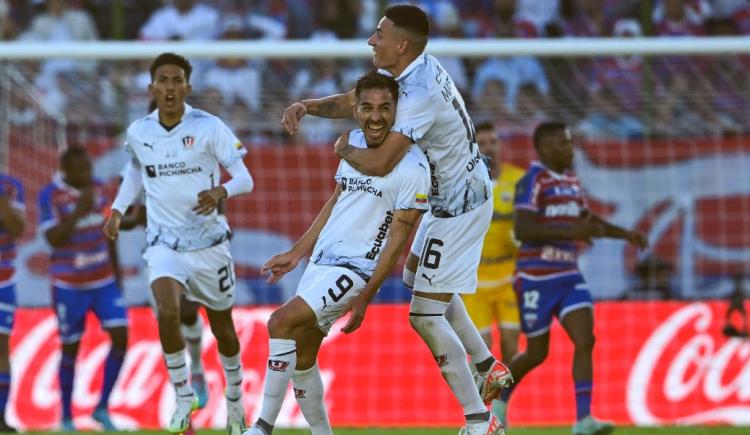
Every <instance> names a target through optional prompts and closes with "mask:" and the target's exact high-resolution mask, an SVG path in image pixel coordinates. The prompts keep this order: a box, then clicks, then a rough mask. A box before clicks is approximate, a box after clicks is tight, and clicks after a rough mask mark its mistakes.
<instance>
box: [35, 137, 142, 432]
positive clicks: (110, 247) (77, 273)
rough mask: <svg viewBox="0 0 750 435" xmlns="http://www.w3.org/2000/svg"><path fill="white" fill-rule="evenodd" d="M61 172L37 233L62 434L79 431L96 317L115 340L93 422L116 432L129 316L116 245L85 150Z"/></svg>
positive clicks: (48, 190)
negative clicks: (49, 303)
mask: <svg viewBox="0 0 750 435" xmlns="http://www.w3.org/2000/svg"><path fill="white" fill-rule="evenodd" d="M60 169H61V171H60V172H59V173H57V174H55V175H54V177H53V179H52V183H50V184H49V185H47V186H46V187H45V188H44V189H43V190H42V191H41V192H40V193H39V213H40V225H39V229H40V231H41V232H42V234H43V235H44V238H45V239H46V240H47V242H48V243H49V244H50V245H51V246H52V253H51V258H50V275H51V276H52V296H53V301H54V309H55V313H56V314H57V320H58V322H59V324H60V341H62V356H61V358H60V372H59V379H60V393H61V398H62V429H63V430H65V431H75V426H74V424H73V414H72V400H73V384H74V378H75V363H76V356H77V355H78V348H79V345H80V343H81V336H82V335H83V331H84V328H85V326H86V315H87V314H88V312H89V311H92V312H93V313H94V314H95V315H96V316H97V318H98V319H99V322H100V323H101V325H102V327H103V328H104V329H105V330H106V331H107V333H108V334H109V336H110V339H111V340H112V347H111V349H110V351H109V355H107V359H106V361H105V363H104V381H103V382H102V394H101V398H100V399H99V404H98V405H97V406H96V409H95V410H94V413H93V417H94V420H96V421H98V422H99V423H101V424H102V426H104V429H105V430H107V431H113V430H116V429H115V427H114V425H113V424H112V421H111V419H110V416H109V412H108V410H107V403H108V401H109V396H110V394H111V393H112V389H113V388H114V386H115V382H116V381H117V376H118V375H119V373H120V368H121V367H122V363H123V361H124V360H125V351H126V349H127V344H128V328H127V325H128V316H127V312H126V308H125V300H124V299H123V298H122V293H121V289H120V286H119V283H120V279H119V273H120V272H119V265H118V263H117V252H116V249H115V246H114V244H113V243H112V242H111V241H109V240H107V239H106V238H105V237H104V235H103V234H102V233H101V231H100V228H101V225H102V223H103V222H104V214H105V212H106V208H107V204H108V202H109V198H107V196H106V194H105V192H104V187H103V185H102V183H101V182H99V181H98V180H95V179H94V178H93V176H92V165H91V159H90V158H89V155H88V154H87V152H86V150H85V149H83V148H80V147H71V148H68V149H67V150H65V151H64V152H63V153H62V154H61V155H60Z"/></svg>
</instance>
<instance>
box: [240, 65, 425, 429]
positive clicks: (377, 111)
mask: <svg viewBox="0 0 750 435" xmlns="http://www.w3.org/2000/svg"><path fill="white" fill-rule="evenodd" d="M355 97H356V101H357V104H356V106H355V108H354V117H355V119H356V120H357V123H358V124H359V126H360V127H361V129H360V130H354V131H352V132H351V133H346V134H344V135H343V136H342V137H343V140H346V141H347V142H348V143H351V144H352V145H353V146H356V147H362V148H376V147H378V146H380V145H381V144H382V143H383V140H384V139H385V138H386V136H387V135H388V134H389V133H388V132H389V130H390V128H391V127H392V126H393V121H394V118H395V114H396V107H397V103H398V98H399V92H398V83H397V82H396V81H395V80H394V79H393V78H391V77H387V76H384V75H381V74H378V73H376V72H370V73H368V74H365V75H364V76H362V77H361V78H360V79H359V80H358V81H357V86H356V89H355ZM336 182H337V184H336V188H335V190H334V192H333V195H332V196H331V198H330V199H329V200H328V202H327V203H326V204H325V205H324V206H323V209H322V210H321V211H320V214H319V215H318V217H317V219H316V220H315V221H314V222H313V224H312V225H311V226H310V228H309V229H308V230H307V232H306V233H305V234H304V235H303V236H302V238H300V239H299V240H298V241H297V242H296V243H295V244H294V246H293V247H292V248H291V249H290V250H289V251H287V252H285V253H283V254H279V255H276V256H274V257H273V258H271V259H270V260H269V261H268V262H267V263H266V264H265V265H264V266H263V270H264V271H270V272H271V274H272V275H271V277H270V278H269V282H275V281H277V280H278V279H280V278H281V277H282V276H283V275H284V274H285V273H287V272H289V271H291V270H293V269H294V268H295V267H296V266H297V264H298V263H299V261H300V260H301V259H302V258H303V257H305V256H308V255H310V253H311V252H312V257H310V259H311V262H310V263H309V264H308V267H307V269H306V270H305V273H304V275H303V276H302V279H301V280H300V284H299V288H298V289H297V296H295V297H294V298H292V299H291V300H290V301H289V302H287V303H286V304H284V305H283V306H282V307H280V308H279V309H277V310H276V311H274V312H273V314H272V315H271V318H270V319H269V320H268V332H269V335H270V337H271V340H270V352H269V357H268V358H269V359H268V369H267V370H266V384H265V389H264V396H263V408H262V409H261V413H260V418H259V419H258V421H257V423H256V425H255V426H254V427H253V428H252V429H251V430H250V431H249V432H248V434H258V435H261V434H266V435H270V434H271V432H272V431H273V424H274V422H275V420H276V417H277V416H278V413H279V410H280V409H281V404H282V401H283V400H284V395H285V393H286V389H287V386H288V384H289V379H290V378H291V379H292V381H293V383H294V389H295V393H296V394H295V396H296V397H297V401H298V402H299V405H300V408H301V410H302V412H303V414H304V416H305V418H306V419H307V421H308V423H309V424H310V428H311V429H312V433H313V434H315V435H318V434H332V433H333V432H332V431H331V426H330V423H329V422H328V417H327V415H326V412H325V405H324V403H323V396H324V394H323V381H322V379H321V378H320V371H319V370H318V367H317V364H316V358H317V354H318V350H319V349H320V343H321V341H322V340H323V338H324V337H325V335H327V334H328V331H329V330H330V328H331V325H332V324H333V322H335V321H336V320H337V319H338V318H339V317H341V316H342V315H344V313H345V312H346V311H347V309H348V305H349V304H350V303H351V301H352V300H354V299H355V298H361V299H362V300H363V301H364V306H365V307H366V306H367V305H368V304H369V303H370V301H372V298H373V297H375V294H376V293H377V291H378V290H379V289H380V285H381V284H382V283H383V281H384V280H385V278H386V277H387V276H388V274H389V273H390V271H391V269H393V265H394V264H395V263H396V261H397V260H398V258H399V256H400V255H401V252H402V251H403V248H404V245H406V241H407V239H408V237H409V234H411V232H412V230H413V228H414V226H415V225H416V223H417V221H418V220H419V217H420V216H421V215H422V213H424V212H425V211H427V209H428V205H427V190H428V189H429V183H430V176H429V172H428V170H427V159H425V157H424V155H423V154H422V153H421V152H420V151H419V148H417V147H416V146H414V147H412V148H411V149H410V150H409V151H408V152H407V154H406V155H405V156H404V158H403V159H402V160H401V162H400V163H399V164H398V165H397V166H396V167H395V168H394V170H393V171H391V173H389V174H388V175H386V176H385V177H371V176H367V175H364V174H362V173H360V172H358V171H357V170H356V169H354V168H352V167H351V166H350V165H349V164H348V163H346V162H345V161H341V162H340V163H339V168H338V170H337V171H336ZM363 314H364V312H363Z"/></svg>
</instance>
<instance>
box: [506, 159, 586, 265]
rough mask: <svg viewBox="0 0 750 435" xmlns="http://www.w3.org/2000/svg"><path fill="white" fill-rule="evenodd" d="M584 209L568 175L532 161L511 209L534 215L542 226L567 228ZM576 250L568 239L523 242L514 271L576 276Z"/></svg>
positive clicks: (583, 200) (579, 192) (575, 181)
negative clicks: (529, 212) (573, 274)
mask: <svg viewBox="0 0 750 435" xmlns="http://www.w3.org/2000/svg"><path fill="white" fill-rule="evenodd" d="M586 208H587V203H586V198H585V197H584V194H583V190H582V189H581V184H580V182H579V181H578V178H577V177H576V176H575V174H573V173H572V172H569V171H568V172H566V173H564V174H557V173H555V172H552V171H551V170H549V169H547V168H546V167H545V166H544V165H542V164H541V163H539V162H533V163H532V164H531V167H530V168H529V170H528V171H527V172H526V174H525V175H524V176H523V178H521V180H519V181H518V183H517V184H516V193H515V199H514V209H515V210H527V211H531V212H533V213H536V215H537V219H538V221H539V222H540V223H542V224H544V225H553V226H559V227H565V226H570V225H572V224H573V223H574V222H576V221H577V220H578V219H579V218H580V216H581V213H582V212H583V211H584V210H585V209H586ZM578 250H579V242H576V241H570V240H550V241H545V242H524V243H522V244H521V248H520V249H519V251H518V257H517V261H516V272H517V273H518V274H519V275H532V276H537V277H541V276H545V277H549V276H550V275H555V276H558V275H567V274H569V273H578Z"/></svg>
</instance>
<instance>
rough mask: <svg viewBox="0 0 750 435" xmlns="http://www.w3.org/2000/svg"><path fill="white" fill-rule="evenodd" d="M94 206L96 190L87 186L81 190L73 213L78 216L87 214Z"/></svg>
mask: <svg viewBox="0 0 750 435" xmlns="http://www.w3.org/2000/svg"><path fill="white" fill-rule="evenodd" d="M92 208H94V191H93V190H92V189H91V188H90V187H87V188H85V189H83V190H82V191H81V196H79V197H78V201H76V208H75V209H74V210H73V214H74V215H75V216H77V217H83V216H86V215H87V214H88V213H89V212H90V211H91V209H92Z"/></svg>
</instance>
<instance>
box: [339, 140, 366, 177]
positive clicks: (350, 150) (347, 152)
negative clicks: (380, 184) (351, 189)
mask: <svg viewBox="0 0 750 435" xmlns="http://www.w3.org/2000/svg"><path fill="white" fill-rule="evenodd" d="M356 149H357V148H356V147H353V146H351V145H347V146H346V148H344V149H343V150H341V152H340V153H339V157H341V158H342V159H344V160H346V163H349V165H350V166H351V167H352V168H354V169H356V170H358V171H360V172H361V171H362V165H360V164H359V163H358V162H355V161H353V160H352V158H351V157H352V154H354V152H355V150H356Z"/></svg>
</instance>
